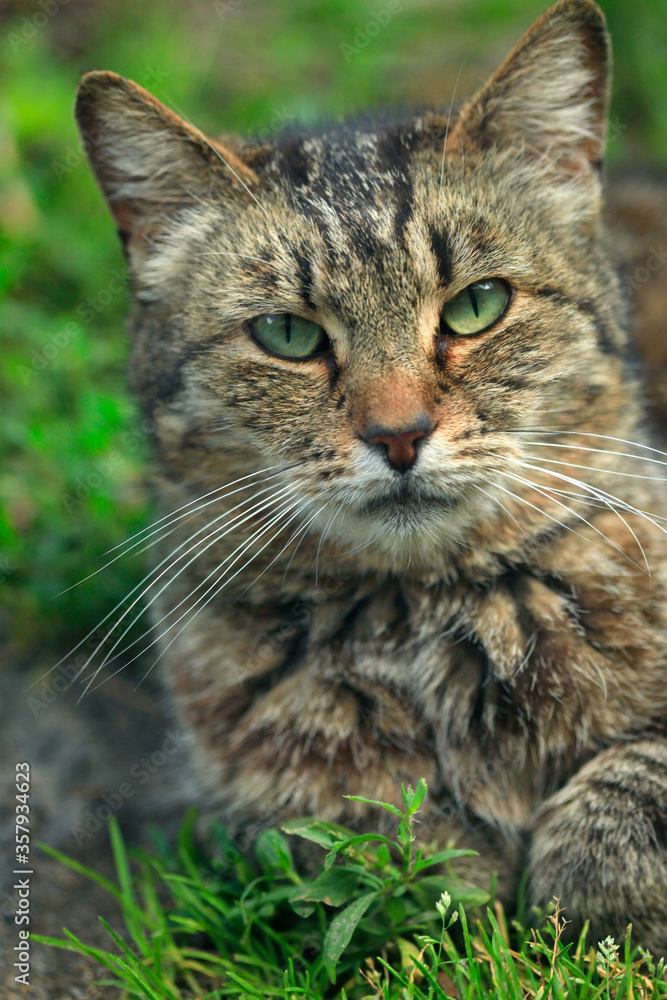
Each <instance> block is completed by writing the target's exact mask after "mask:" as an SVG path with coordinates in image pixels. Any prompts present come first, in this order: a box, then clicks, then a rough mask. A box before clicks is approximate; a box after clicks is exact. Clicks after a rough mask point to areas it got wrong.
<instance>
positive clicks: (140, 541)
mask: <svg viewBox="0 0 667 1000" xmlns="http://www.w3.org/2000/svg"><path fill="white" fill-rule="evenodd" d="M288 468H293V466H284V467H282V468H281V469H280V471H279V472H275V473H273V475H271V476H266V477H265V478H264V479H261V480H260V481H259V483H253V484H250V483H247V482H246V485H245V486H240V487H239V488H238V489H235V490H230V491H229V493H225V492H224V491H225V490H226V489H228V488H229V486H233V485H234V484H235V483H238V482H243V481H245V480H248V479H250V478H252V476H255V475H259V474H260V473H252V474H251V476H243V477H242V479H237V480H234V482H232V483H228V484H227V485H226V486H222V487H218V488H217V489H215V490H211V491H210V492H209V493H204V494H203V496H201V497H199V498H198V500H204V499H205V498H206V497H208V496H211V494H213V493H215V494H218V495H217V496H214V497H213V499H212V500H208V501H207V502H206V503H202V504H199V506H195V507H193V508H192V509H191V510H185V511H184V513H182V514H179V515H178V517H176V516H175V515H176V514H177V513H178V511H181V510H184V508H185V507H191V506H192V504H197V503H198V500H191V501H190V502H189V503H188V504H184V505H183V507H179V508H178V509H177V511H173V512H172V513H171V514H167V515H166V516H165V517H163V518H160V521H167V522H168V523H167V524H166V525H164V524H163V525H162V527H161V528H154V530H153V531H150V532H149V534H148V535H146V536H145V537H144V538H139V537H138V536H139V535H141V534H143V532H145V531H148V530H149V528H150V527H153V525H149V526H148V527H146V528H142V529H141V531H138V532H137V533H136V534H135V535H133V536H132V537H131V538H129V539H126V541H124V542H119V544H118V545H115V546H114V547H113V548H112V549H109V550H108V552H107V553H105V555H106V554H108V553H109V552H113V551H115V550H116V549H118V548H120V547H121V546H123V545H125V546H127V548H126V549H125V550H124V551H123V552H121V553H119V554H118V555H117V556H114V558H113V559H110V560H109V561H108V562H107V563H105V564H104V565H103V566H100V567H99V569H96V570H94V572H92V573H89V574H88V576H86V577H84V578H83V579H82V580H79V581H78V583H74V584H72V587H68V588H67V589H66V590H63V591H62V592H61V593H63V594H65V593H67V591H68V590H71V589H72V588H73V587H78V586H80V585H81V584H82V583H85V582H86V581H87V580H90V579H91V577H93V576H96V575H97V574H98V573H101V572H102V570H105V569H107V568H108V567H109V566H111V565H112V564H113V563H114V562H116V561H117V560H118V559H122V558H123V556H126V555H127V554H128V553H129V552H131V551H132V549H134V548H136V547H137V546H138V545H144V544H145V542H146V540H147V539H148V538H151V537H152V536H153V535H156V534H157V535H159V537H158V538H156V539H155V540H154V541H152V542H151V543H150V544H149V545H145V548H143V549H141V550H140V552H146V551H147V550H148V549H149V548H152V547H153V545H156V544H158V543H159V542H161V541H163V540H164V539H165V538H168V537H169V535H171V534H173V532H174V531H176V530H178V527H179V525H178V524H177V522H179V521H182V520H185V521H187V520H188V519H190V518H191V517H194V515H195V514H196V513H197V512H198V511H200V510H203V509H204V508H205V507H209V506H211V504H215V503H219V502H220V501H221V500H225V499H226V498H227V497H229V496H233V495H234V494H235V493H241V492H242V491H243V490H244V489H247V488H248V486H250V485H253V486H261V485H262V483H266V482H268V481H269V480H270V479H275V478H277V477H278V476H280V475H282V473H283V472H284V471H285V470H286V469H288ZM265 471H266V469H263V470H262V472H265ZM160 521H155V522H154V524H159V523H160ZM171 525H174V527H171ZM160 532H164V534H161V535H160ZM58 596H60V595H58ZM128 596H129V595H128ZM111 614H113V611H112V612H111ZM98 628H99V626H98ZM85 641H86V640H85V639H83V640H82V642H85ZM76 648H78V647H75V649H76ZM74 651H75V650H72V651H71V652H74ZM68 655H71V654H68Z"/></svg>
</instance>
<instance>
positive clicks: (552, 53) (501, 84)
mask: <svg viewBox="0 0 667 1000" xmlns="http://www.w3.org/2000/svg"><path fill="white" fill-rule="evenodd" d="M610 66H611V49H610V42H609V36H608V34H607V30H606V26H605V19H604V15H603V13H602V11H601V10H600V8H599V7H598V5H597V4H596V3H594V2H593V0H559V2H558V3H555V4H553V6H551V7H550V8H549V9H548V10H547V11H545V13H544V14H542V16H541V17H539V18H538V19H537V21H535V23H534V24H533V26H532V27H531V28H530V29H529V30H528V31H527V32H526V33H525V34H524V36H523V37H522V38H521V39H520V40H519V42H518V43H517V44H516V45H515V46H514V48H513V49H512V51H511V52H510V54H509V55H508V56H507V58H506V59H505V60H504V62H503V63H502V64H501V66H500V67H499V68H498V69H497V70H496V72H495V73H494V74H493V75H492V76H491V78H490V79H489V80H488V81H487V82H486V83H485V84H484V86H483V87H482V88H481V90H479V91H478V92H477V93H476V94H475V95H474V96H473V97H472V98H471V99H470V100H469V101H467V102H466V103H465V104H464V106H463V107H462V109H461V111H460V114H459V116H458V119H457V121H456V124H455V126H454V127H453V128H452V129H451V130H450V131H449V135H448V137H447V145H446V149H447V153H448V154H449V155H451V156H461V157H463V158H465V155H466V153H472V154H475V153H478V154H481V155H496V154H497V153H498V152H502V151H506V152H509V153H510V154H511V156H512V157H513V158H514V161H515V162H516V164H517V165H518V166H519V167H521V166H523V167H524V170H523V175H522V176H523V177H524V178H526V179H528V181H531V180H532V181H533V182H534V183H536V184H538V185H539V186H540V188H541V189H542V190H545V189H548V188H552V189H556V188H558V187H560V188H561V189H565V184H567V191H568V192H569V195H568V197H571V199H574V201H575V202H576V203H577V204H576V205H575V204H573V205H572V208H573V213H574V214H576V212H577V209H578V210H579V211H580V212H581V213H582V214H584V215H586V214H587V213H590V212H591V210H592V211H596V210H597V209H598V207H599V204H598V195H599V173H600V166H601V164H602V160H603V157H604V151H605V141H606V132H607V113H608V107H609V87H610ZM510 166H511V164H510ZM564 182H565V184H564Z"/></svg>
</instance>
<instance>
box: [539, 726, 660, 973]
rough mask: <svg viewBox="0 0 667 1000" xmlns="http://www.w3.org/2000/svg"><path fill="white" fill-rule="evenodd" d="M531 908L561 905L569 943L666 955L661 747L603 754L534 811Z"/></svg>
mask: <svg viewBox="0 0 667 1000" xmlns="http://www.w3.org/2000/svg"><path fill="white" fill-rule="evenodd" d="M530 874H531V878H530V887H531V901H532V902H533V903H535V904H537V905H539V906H542V907H544V906H545V905H546V904H547V903H548V902H549V901H550V900H551V899H552V897H554V896H556V897H558V898H560V902H561V906H564V907H565V917H566V918H567V919H570V920H571V921H572V924H571V925H570V932H571V935H574V934H577V933H578V932H579V931H580V929H581V927H582V926H583V923H584V922H585V920H587V919H588V920H590V922H591V927H590V936H589V943H593V944H596V943H597V941H598V940H602V939H604V938H605V937H607V935H609V934H611V935H613V936H614V937H615V938H616V939H617V940H619V939H620V938H621V937H622V935H623V934H624V932H625V930H626V928H627V926H628V924H629V923H631V924H632V925H633V930H632V939H633V941H634V942H640V943H641V944H643V945H644V946H646V947H648V948H650V949H651V950H652V951H653V952H654V954H656V955H667V745H666V744H665V742H664V741H658V740H656V741H652V740H642V741H640V742H636V743H632V744H625V745H619V746H615V747H612V748H610V749H609V750H605V751H604V752H603V753H601V754H599V755H598V756H597V757H596V758H594V759H593V760H591V761H589V763H588V764H586V765H585V766H584V767H583V768H582V769H581V770H580V771H579V772H578V773H577V774H576V775H575V776H574V777H573V778H572V779H571V780H570V781H569V782H568V784H567V785H565V787H564V788H562V789H561V790H560V791H559V792H557V793H556V794H555V795H553V796H552V797H551V798H550V799H548V800H547V801H546V802H545V803H544V805H543V806H542V807H541V809H540V810H539V812H538V814H537V816H536V818H535V823H534V828H533V837H532V847H531V856H530Z"/></svg>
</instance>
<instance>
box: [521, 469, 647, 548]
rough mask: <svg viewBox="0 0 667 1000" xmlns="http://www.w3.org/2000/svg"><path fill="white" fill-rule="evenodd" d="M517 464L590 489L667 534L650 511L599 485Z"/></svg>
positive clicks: (555, 472) (554, 471) (559, 473)
mask: <svg viewBox="0 0 667 1000" xmlns="http://www.w3.org/2000/svg"><path fill="white" fill-rule="evenodd" d="M516 464H518V465H521V466H524V467H525V468H528V469H533V470H534V471H536V472H541V473H542V474H543V475H546V476H553V477H554V478H555V479H560V480H562V481H563V482H566V483H570V484H571V485H573V486H577V487H579V489H587V490H590V491H592V492H593V493H594V494H597V495H598V497H599V498H600V499H602V498H604V499H606V500H609V501H611V503H612V504H616V505H618V506H619V507H620V508H621V509H622V510H625V511H626V512H627V513H631V514H636V515H638V516H639V517H643V518H644V519H645V520H647V521H649V522H650V523H651V524H652V525H653V526H654V527H656V528H658V530H659V531H662V532H663V534H667V529H665V528H663V527H662V525H660V524H658V523H657V522H656V521H654V520H653V515H652V514H651V513H650V512H647V511H644V510H641V508H639V507H635V506H633V505H632V504H630V503H628V502H627V501H626V500H621V499H620V498H619V497H616V496H614V495H613V494H612V493H608V492H607V491H606V490H603V489H600V488H599V487H596V486H591V485H590V483H585V482H583V481H582V480H580V479H576V478H575V477H573V476H566V475H565V474H564V473H562V472H557V471H556V470H555V469H544V468H542V467H541V466H539V465H532V464H531V463H530V462H522V461H517V463H516ZM595 471H600V470H595ZM605 471H606V470H605Z"/></svg>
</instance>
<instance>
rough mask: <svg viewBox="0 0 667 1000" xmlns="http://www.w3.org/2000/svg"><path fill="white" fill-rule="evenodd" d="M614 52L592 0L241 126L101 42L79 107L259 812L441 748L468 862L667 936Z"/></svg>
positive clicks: (220, 762) (659, 676)
mask: <svg viewBox="0 0 667 1000" xmlns="http://www.w3.org/2000/svg"><path fill="white" fill-rule="evenodd" d="M609 64H610V50H609V40H608V36H607V32H606V28H605V23H604V18H603V15H602V13H601V12H600V10H599V8H598V7H597V6H596V4H595V3H593V2H592V0H561V2H559V3H556V4H555V5H554V6H552V7H551V8H550V9H549V10H547V11H546V13H545V14H544V15H543V16H542V17H540V18H539V20H538V21H536V23H535V24H534V25H533V26H532V28H531V29H530V30H529V31H528V32H527V33H526V34H525V35H524V36H523V38H522V39H521V40H520V41H519V43H518V44H517V45H516V47H515V48H514V49H513V50H512V52H511V53H510V55H509V56H508V57H507V59H506V60H505V61H504V62H503V63H502V65H501V66H500V68H499V69H498V70H497V71H496V72H495V73H494V75H493V76H492V77H491V78H490V79H489V80H488V81H487V83H486V84H485V85H484V86H483V87H482V88H481V89H480V90H479V91H478V93H477V94H475V95H474V96H473V97H472V98H471V99H470V100H468V101H467V102H466V103H464V104H463V106H462V107H461V108H460V110H458V111H456V110H452V109H451V108H450V109H449V110H447V108H446V107H445V111H444V112H441V111H437V110H434V111H425V112H420V113H419V114H416V115H415V116H414V117H411V118H409V119H406V120H383V119H378V120H376V121H373V122H371V123H370V124H369V121H368V119H366V118H364V119H363V120H355V119H353V120H348V121H345V122H342V123H335V124H327V125H325V126H324V127H322V128H320V129H306V128H304V129H296V130H294V129H290V130H288V131H287V132H286V133H284V134H283V135H281V136H280V137H278V138H277V139H275V141H266V140H265V139H262V140H259V139H257V140H253V139H252V138H250V139H249V138H238V137H233V136H224V137H223V138H222V139H220V140H212V139H209V138H207V137H206V136H205V135H203V134H202V132H200V131H199V130H198V129H196V128H195V127H194V126H192V125H191V124H190V123H189V122H188V121H185V120H183V119H182V118H181V117H179V116H177V115H176V114H175V113H173V112H172V111H171V110H169V109H168V108H166V107H165V106H163V105H162V104H160V103H159V102H158V101H157V100H156V99H155V98H154V97H152V96H151V95H150V94H149V93H147V92H146V91H145V90H143V89H142V88H141V87H139V86H137V84H135V83H132V82H131V81H129V80H126V79H123V78H122V77H119V76H117V75H116V74H114V73H109V72H93V73H89V74H87V75H86V76H85V77H84V78H83V80H82V83H81V86H80V89H79V93H78V98H77V104H76V116H77V119H78V123H79V126H80V129H81V132H82V135H83V138H84V141H85V143H86V147H87V150H88V155H89V158H90V162H91V164H92V167H93V170H94V172H95V174H96V176H97V179H98V181H99V184H100V186H101V188H102V190H103V192H104V194H105V196H106V198H107V200H108V203H109V206H110V209H111V212H112V214H113V216H114V218H115V222H116V225H117V227H118V230H119V233H120V236H121V239H122V241H123V244H124V247H125V252H126V255H127V257H128V260H129V264H130V267H131V272H132V275H133V299H134V303H133V309H132V315H131V321H130V328H131V334H132V339H133V355H132V363H131V373H132V375H131V377H132V384H133V387H134V390H135V391H136V394H137V396H138V398H139V400H140V402H141V405H142V407H143V409H144V410H145V412H146V413H147V414H149V415H150V416H151V417H152V418H153V419H154V420H155V421H156V425H157V431H156V433H155V435H154V444H155V454H156V462H155V465H156V474H155V481H156V489H157V495H158V498H159V504H160V507H161V514H162V515H163V518H164V519H163V520H162V521H161V522H158V525H157V527H156V528H154V529H151V532H152V533H153V534H152V535H147V536H146V537H151V538H152V541H156V542H157V543H158V544H157V546H156V548H157V549H158V550H159V555H158V558H157V559H156V562H155V568H154V570H153V572H152V575H151V577H150V579H149V581H148V583H147V584H146V585H145V587H142V588H140V589H139V590H138V591H137V593H136V595H135V597H134V600H136V601H137V602H139V600H140V598H142V592H143V590H144V589H145V590H146V595H145V596H147V597H148V598H149V599H150V602H151V609H152V615H153V623H154V627H155V633H154V634H155V636H156V639H155V642H156V643H157V648H158V649H159V653H160V657H159V659H160V663H161V665H162V669H163V671H164V674H165V676H166V680H167V683H168V686H169V688H170V690H171V692H172V695H173V698H174V700H175V703H176V706H177V708H178V711H179V712H180V717H181V720H182V724H183V726H184V728H187V730H188V732H189V733H190V735H191V742H192V751H193V754H194V756H195V759H196V761H197V762H198V767H199V771H200V774H201V775H202V777H203V780H204V781H205V783H206V785H207V787H208V788H209V789H210V790H211V791H212V792H213V793H214V794H215V796H216V797H217V799H218V800H219V804H220V808H221V810H222V812H223V814H224V816H225V817H226V819H227V821H228V822H230V823H231V824H232V825H233V827H234V829H236V830H237V831H243V830H244V829H247V828H248V826H249V825H253V824H254V825H255V828H256V825H257V824H258V823H262V822H274V823H275V822H277V821H280V820H281V819H283V818H285V817H288V816H291V815H295V814H304V813H316V814H318V815H319V816H320V817H323V818H329V819H332V820H339V821H341V822H343V823H347V824H351V825H353V826H355V827H357V828H364V826H365V825H366V824H369V823H372V824H373V825H375V823H376V820H377V814H376V813H373V814H372V818H371V813H370V812H369V810H368V809H367V808H366V807H365V806H363V805H360V804H359V803H352V802H350V801H349V800H348V799H345V798H343V794H344V793H356V794H358V795H362V796H369V797H371V798H380V799H384V800H387V801H396V798H397V793H398V790H399V788H400V783H401V782H405V783H412V784H414V783H415V781H416V780H417V779H418V778H419V777H425V778H426V779H427V781H428V785H429V790H430V796H429V803H430V804H429V805H428V808H427V809H425V811H424V815H423V818H422V823H421V826H420V828H419V836H420V838H421V840H423V841H424V842H435V843H438V844H445V843H449V842H450V841H452V842H455V843H456V844H458V845H459V846H465V847H473V848H475V849H477V850H478V851H479V852H480V857H479V858H477V859H474V861H473V862H471V863H470V867H469V869H468V870H467V871H466V870H465V869H464V871H463V874H464V875H466V877H469V878H471V879H474V880H475V881H476V882H478V883H482V884H484V885H487V884H488V882H489V880H490V878H491V873H492V872H493V871H496V872H498V873H499V887H500V892H501V895H502V896H503V897H504V898H511V897H512V894H513V892H514V891H515V888H516V880H517V878H518V875H519V873H520V872H521V870H522V868H523V867H524V866H525V865H526V864H527V865H528V866H529V871H530V893H531V897H532V900H533V901H534V902H535V903H537V904H545V903H546V902H548V901H549V900H550V899H551V897H552V896H553V895H557V896H560V898H561V900H562V902H563V904H564V905H565V906H566V907H567V915H568V916H569V917H570V918H571V919H572V920H573V925H572V926H573V927H577V926H579V925H580V924H581V922H582V920H583V919H584V918H590V919H591V921H592V932H593V934H594V935H597V936H600V937H601V936H604V935H606V934H609V933H611V934H616V935H619V934H622V933H623V930H624V928H625V927H626V925H627V923H628V922H629V921H632V923H633V926H634V932H633V933H634V935H635V937H638V938H639V939H640V940H641V941H643V943H644V944H646V945H648V946H650V947H651V948H653V949H654V950H657V951H662V952H666V951H667V855H666V854H665V847H666V844H667V727H666V720H667V602H666V599H665V598H666V588H667V534H666V529H665V526H664V525H665V523H666V522H665V520H664V519H665V517H667V503H666V500H665V498H666V497H667V491H666V490H665V484H664V474H663V473H662V469H663V467H664V466H665V464H666V463H665V461H664V460H663V456H662V454H661V453H659V452H657V451H656V450H655V449H654V448H652V447H651V443H650V439H649V437H648V431H647V430H646V428H645V421H644V411H643V396H644V391H643V388H642V385H641V383H640V381H639V378H638V375H637V372H636V368H635V366H633V365H632V364H631V363H629V361H628V356H629V354H628V345H629V320H628V315H629V311H628V308H627V305H626V302H625V301H624V296H623V294H622V290H621V282H620V280H619V277H618V275H617V273H616V270H615V268H614V266H613V264H612V258H611V255H610V251H609V247H608V238H607V236H606V235H605V233H604V231H603V227H602V225H601V210H602V162H603V154H604V148H605V133H606V117H607V110H608V98H609ZM153 551H155V549H153ZM138 607H139V603H137V605H136V606H135V608H138ZM129 620H130V617H129V616H128V619H127V621H129ZM595 940H597V938H595Z"/></svg>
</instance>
